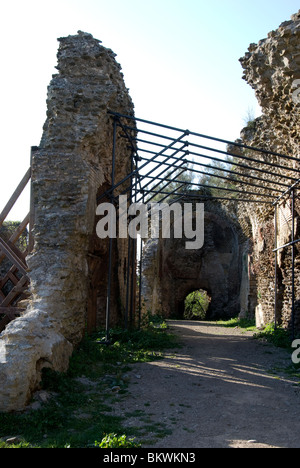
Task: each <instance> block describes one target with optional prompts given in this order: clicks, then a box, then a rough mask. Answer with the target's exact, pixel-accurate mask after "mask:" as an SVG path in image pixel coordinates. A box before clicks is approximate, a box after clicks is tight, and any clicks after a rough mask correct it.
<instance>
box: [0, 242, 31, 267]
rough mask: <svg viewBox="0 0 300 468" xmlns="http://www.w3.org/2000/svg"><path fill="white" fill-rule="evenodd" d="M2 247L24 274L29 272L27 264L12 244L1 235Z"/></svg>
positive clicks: (0, 246) (0, 243)
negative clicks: (13, 249) (18, 255)
mask: <svg viewBox="0 0 300 468" xmlns="http://www.w3.org/2000/svg"><path fill="white" fill-rule="evenodd" d="M0 248H1V250H2V251H3V252H4V253H5V255H6V256H7V258H8V259H9V260H10V261H11V262H12V263H13V264H14V265H15V266H16V267H17V268H18V270H19V271H20V272H21V273H23V275H26V274H27V266H26V265H25V263H24V262H22V260H20V259H19V258H18V257H17V255H16V254H15V252H13V251H12V249H11V248H10V246H9V245H8V244H7V243H6V242H5V241H4V240H3V239H1V237H0Z"/></svg>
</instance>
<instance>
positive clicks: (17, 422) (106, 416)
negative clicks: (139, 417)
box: [0, 327, 178, 448]
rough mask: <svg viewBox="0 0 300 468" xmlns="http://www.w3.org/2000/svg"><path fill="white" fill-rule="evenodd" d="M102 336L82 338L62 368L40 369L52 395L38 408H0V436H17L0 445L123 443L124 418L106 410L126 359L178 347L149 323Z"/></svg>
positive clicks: (121, 387)
mask: <svg viewBox="0 0 300 468" xmlns="http://www.w3.org/2000/svg"><path fill="white" fill-rule="evenodd" d="M104 336H105V333H104V331H99V332H98V333H95V334H94V335H92V336H89V337H85V339H84V340H83V341H82V343H81V344H80V345H79V347H78V348H77V349H76V351H75V352H74V353H73V356H72V358H71V360H70V366H69V370H68V372H67V373H65V374H62V373H55V372H53V371H51V370H50V369H45V370H44V372H43V380H42V388H43V389H44V390H45V391H47V392H48V393H49V392H51V393H52V395H53V396H52V398H51V399H50V400H49V401H48V402H46V403H44V404H43V405H42V406H41V408H40V409H37V410H28V411H24V412H21V413H0V439H1V438H7V437H13V436H18V439H20V441H21V442H18V443H17V444H15V445H8V444H6V443H5V441H4V440H2V441H1V440H0V444H1V445H0V447H1V448H27V447H28V448H32V447H33V448H69V447H71V448H81V447H83V448H91V447H95V441H100V442H97V446H98V447H101V448H102V447H104V446H105V444H118V443H119V444H120V446H124V445H122V444H127V442H128V439H127V438H126V437H127V434H128V431H127V430H126V417H125V416H122V417H121V416H113V415H112V414H110V413H111V412H112V407H113V403H114V401H116V399H121V398H126V389H127V386H128V382H127V381H126V378H125V377H124V376H125V374H126V372H127V371H128V370H129V369H130V364H134V363H137V362H150V361H153V360H155V359H161V358H163V351H164V350H167V349H170V348H175V347H178V340H177V338H176V337H175V336H174V335H172V334H170V333H169V332H168V330H167V329H165V328H153V327H148V328H144V329H141V330H132V331H124V330H119V329H114V330H111V335H110V338H111V344H110V345H105V344H103V337H104ZM114 388H115V389H117V390H116V393H114ZM130 432H131V431H130ZM160 435H161V432H160V431H157V436H160ZM130 436H135V434H132V433H131V434H130ZM103 440H104V442H103V444H102V441H103ZM129 442H130V443H131V442H132V440H131V439H130V441H129Z"/></svg>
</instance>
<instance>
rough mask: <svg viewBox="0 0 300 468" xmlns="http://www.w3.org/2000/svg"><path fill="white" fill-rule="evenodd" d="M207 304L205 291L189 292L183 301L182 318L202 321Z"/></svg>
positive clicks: (207, 297) (207, 299)
mask: <svg viewBox="0 0 300 468" xmlns="http://www.w3.org/2000/svg"><path fill="white" fill-rule="evenodd" d="M209 304H210V298H209V296H208V294H207V292H206V291H203V290H197V291H193V292H191V293H190V294H189V295H188V296H187V297H186V299H185V301H184V318H185V319H188V320H191V319H198V320H199V319H200V320H204V319H205V316H206V312H207V310H208V307H209Z"/></svg>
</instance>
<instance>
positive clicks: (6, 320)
mask: <svg viewBox="0 0 300 468" xmlns="http://www.w3.org/2000/svg"><path fill="white" fill-rule="evenodd" d="M9 322H11V320H10V319H9V318H8V317H7V315H5V316H4V317H3V318H2V319H1V320H0V333H1V332H3V330H4V329H5V327H6V325H8V324H9Z"/></svg>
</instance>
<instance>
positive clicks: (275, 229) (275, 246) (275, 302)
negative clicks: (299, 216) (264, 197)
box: [274, 205, 277, 330]
mask: <svg viewBox="0 0 300 468" xmlns="http://www.w3.org/2000/svg"><path fill="white" fill-rule="evenodd" d="M274 231H275V235H274V238H275V239H274V249H275V252H274V256H275V263H274V266H275V273H274V329H275V330H276V328H277V250H276V249H277V205H275V209H274Z"/></svg>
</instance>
